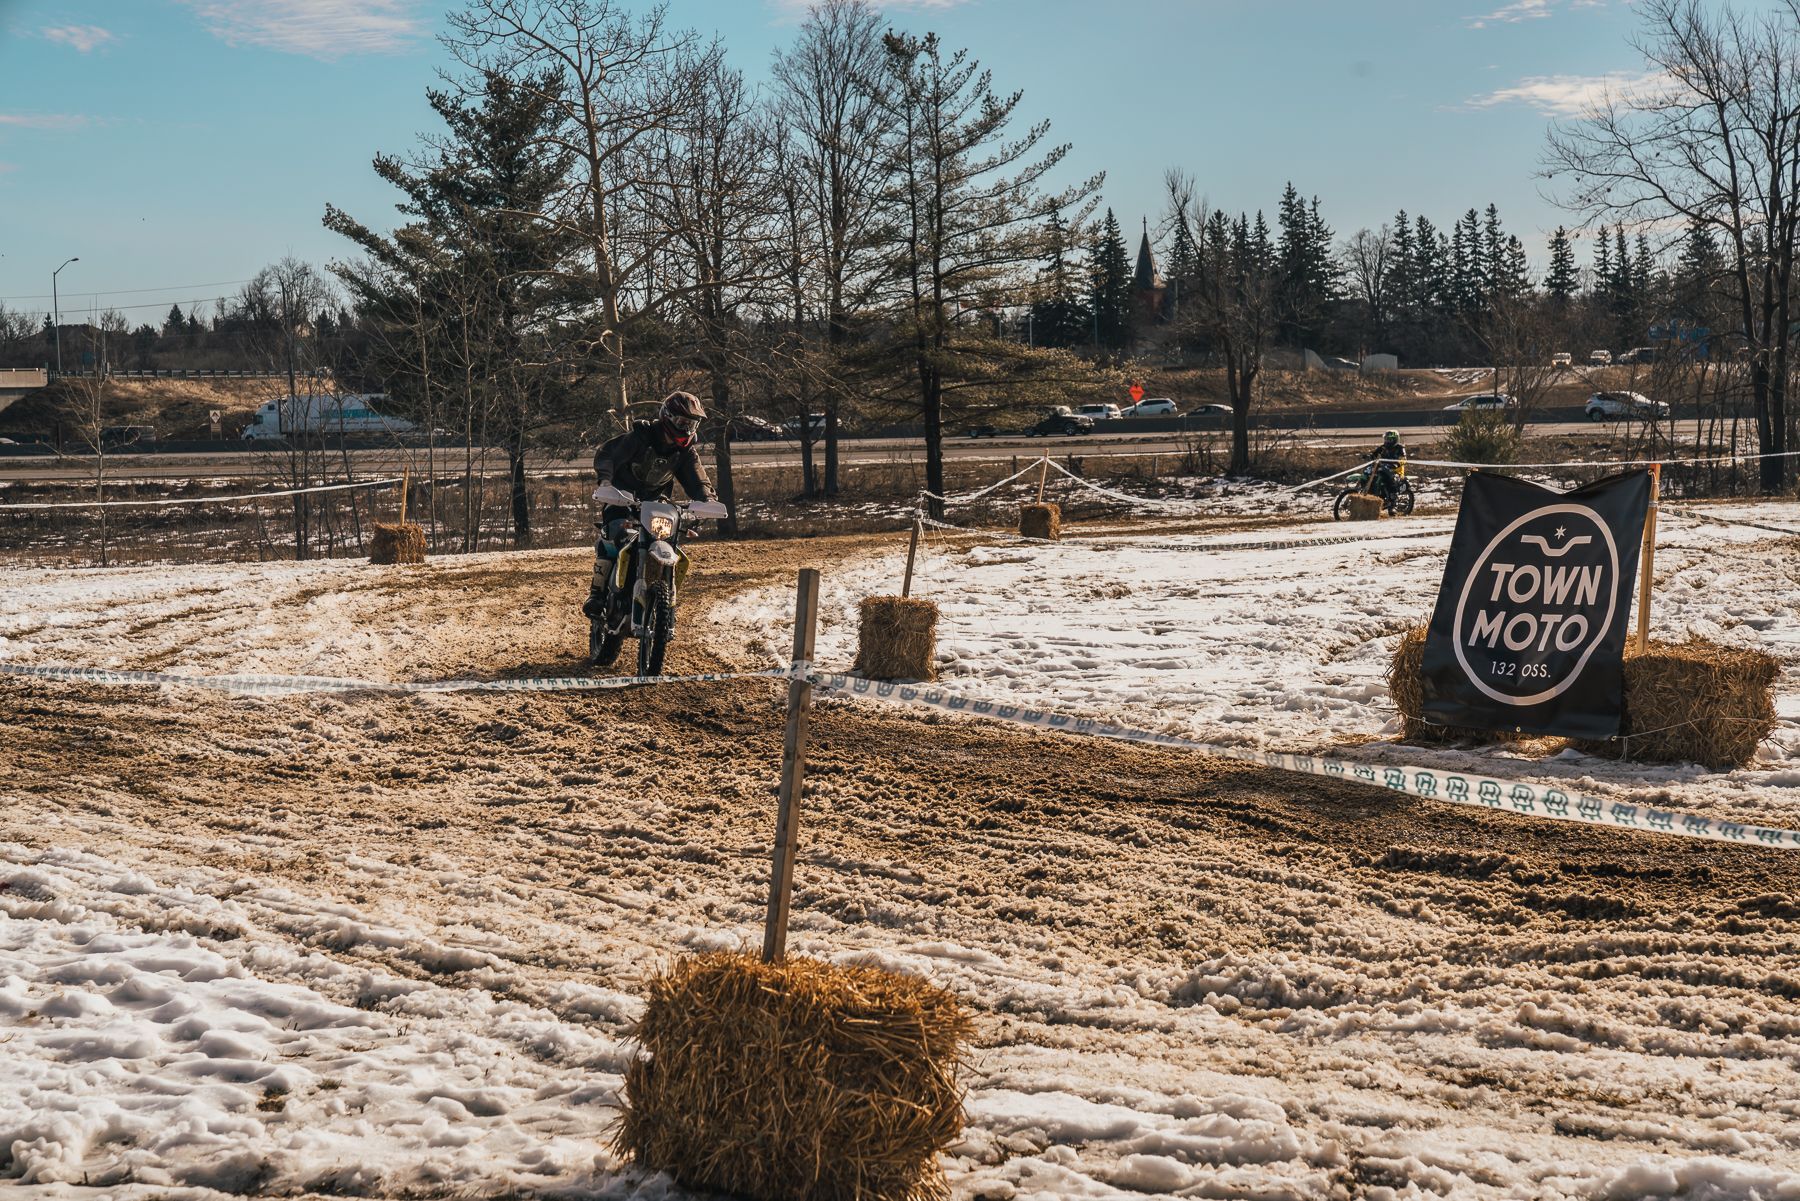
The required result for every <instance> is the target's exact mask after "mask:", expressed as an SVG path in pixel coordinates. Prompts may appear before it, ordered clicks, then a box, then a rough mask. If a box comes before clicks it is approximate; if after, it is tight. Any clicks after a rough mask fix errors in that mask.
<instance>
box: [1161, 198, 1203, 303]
mask: <svg viewBox="0 0 1800 1201" xmlns="http://www.w3.org/2000/svg"><path fill="white" fill-rule="evenodd" d="M1199 274H1200V247H1199V245H1198V244H1197V243H1196V242H1195V241H1194V235H1193V231H1191V230H1189V229H1188V224H1187V221H1186V220H1185V219H1183V220H1178V221H1176V222H1175V232H1174V234H1173V235H1172V236H1171V237H1170V240H1169V270H1168V274H1167V276H1166V277H1165V280H1164V282H1165V283H1166V285H1167V286H1168V292H1167V293H1166V294H1165V296H1164V298H1163V316H1164V317H1166V318H1168V319H1169V320H1174V319H1176V318H1177V317H1178V316H1179V315H1180V310H1181V294H1182V292H1183V291H1184V290H1186V291H1192V290H1193V288H1194V286H1195V284H1196V283H1197V282H1198V277H1199Z"/></svg>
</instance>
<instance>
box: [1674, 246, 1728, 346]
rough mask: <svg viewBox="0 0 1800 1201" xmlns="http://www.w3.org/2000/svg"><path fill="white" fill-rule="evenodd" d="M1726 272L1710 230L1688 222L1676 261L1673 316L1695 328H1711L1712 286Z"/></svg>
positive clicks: (1713, 295) (1713, 308) (1713, 303)
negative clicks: (1674, 312)
mask: <svg viewBox="0 0 1800 1201" xmlns="http://www.w3.org/2000/svg"><path fill="white" fill-rule="evenodd" d="M1724 272H1725V258H1724V256H1723V255H1722V254H1721V253H1720V252H1719V243H1718V242H1717V240H1715V239H1714V237H1713V232H1712V227H1711V226H1708V225H1706V224H1705V223H1704V222H1701V221H1690V222H1689V223H1688V228H1687V233H1686V235H1685V236H1684V237H1683V238H1682V240H1681V254H1680V255H1679V256H1678V257H1677V259H1676V262H1675V279H1674V285H1673V291H1674V297H1673V300H1674V305H1675V311H1676V315H1677V316H1678V317H1680V318H1681V320H1682V321H1683V322H1685V323H1687V324H1688V325H1690V326H1692V327H1695V328H1704V329H1711V328H1712V326H1713V324H1714V321H1715V316H1714V314H1715V312H1716V311H1717V307H1718V306H1717V301H1716V300H1715V291H1714V289H1715V287H1716V286H1717V284H1718V282H1719V280H1720V278H1721V277H1722V276H1723V275H1724Z"/></svg>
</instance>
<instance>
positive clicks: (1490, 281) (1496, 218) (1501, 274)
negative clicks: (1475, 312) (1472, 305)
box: [1477, 204, 1509, 306]
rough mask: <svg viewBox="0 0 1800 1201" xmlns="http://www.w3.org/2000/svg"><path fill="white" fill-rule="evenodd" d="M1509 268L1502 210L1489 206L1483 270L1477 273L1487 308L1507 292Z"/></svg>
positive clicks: (1484, 226)
mask: <svg viewBox="0 0 1800 1201" xmlns="http://www.w3.org/2000/svg"><path fill="white" fill-rule="evenodd" d="M1508 267H1509V265H1508V262H1507V246H1506V236H1505V234H1504V233H1503V232H1502V230H1501V229H1500V208H1499V206H1498V205H1494V204H1489V205H1488V206H1487V214H1486V216H1485V218H1484V220H1483V222H1482V227H1481V269H1480V271H1479V272H1477V278H1478V279H1479V280H1480V281H1481V297H1480V301H1479V303H1480V304H1481V305H1483V306H1485V305H1486V304H1487V303H1488V302H1489V301H1491V300H1492V299H1493V298H1494V297H1496V296H1499V295H1501V294H1502V293H1503V292H1504V291H1505V289H1504V287H1503V284H1504V283H1505V281H1506V279H1507V275H1508Z"/></svg>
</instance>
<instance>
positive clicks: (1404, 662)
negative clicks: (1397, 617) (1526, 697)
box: [1387, 626, 1525, 743]
mask: <svg viewBox="0 0 1800 1201" xmlns="http://www.w3.org/2000/svg"><path fill="white" fill-rule="evenodd" d="M1424 668H1425V627H1424V626H1418V627H1415V628H1414V629H1411V630H1408V631H1407V632H1406V633H1404V634H1402V635H1401V636H1400V645H1399V646H1397V647H1395V648H1394V658H1393V661H1392V662H1391V663H1389V664H1388V674H1387V686H1388V695H1389V696H1391V697H1392V698H1393V700H1394V708H1396V709H1398V710H1399V711H1400V725H1401V731H1400V735H1401V737H1402V738H1404V739H1405V740H1406V741H1407V742H1421V743H1444V742H1481V743H1493V742H1520V741H1523V740H1524V738H1525V736H1524V735H1522V734H1517V733H1514V732H1513V731H1511V730H1482V729H1477V728H1476V727H1474V726H1440V725H1436V724H1434V723H1432V722H1428V721H1426V720H1425V716H1424V714H1425V673H1424Z"/></svg>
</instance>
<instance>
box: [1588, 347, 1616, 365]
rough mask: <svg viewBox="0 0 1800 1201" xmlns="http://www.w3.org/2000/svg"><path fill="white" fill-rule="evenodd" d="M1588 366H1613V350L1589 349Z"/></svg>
mask: <svg viewBox="0 0 1800 1201" xmlns="http://www.w3.org/2000/svg"><path fill="white" fill-rule="evenodd" d="M1588 366H1590V367H1610V366H1612V351H1610V350H1590V351H1588Z"/></svg>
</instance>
